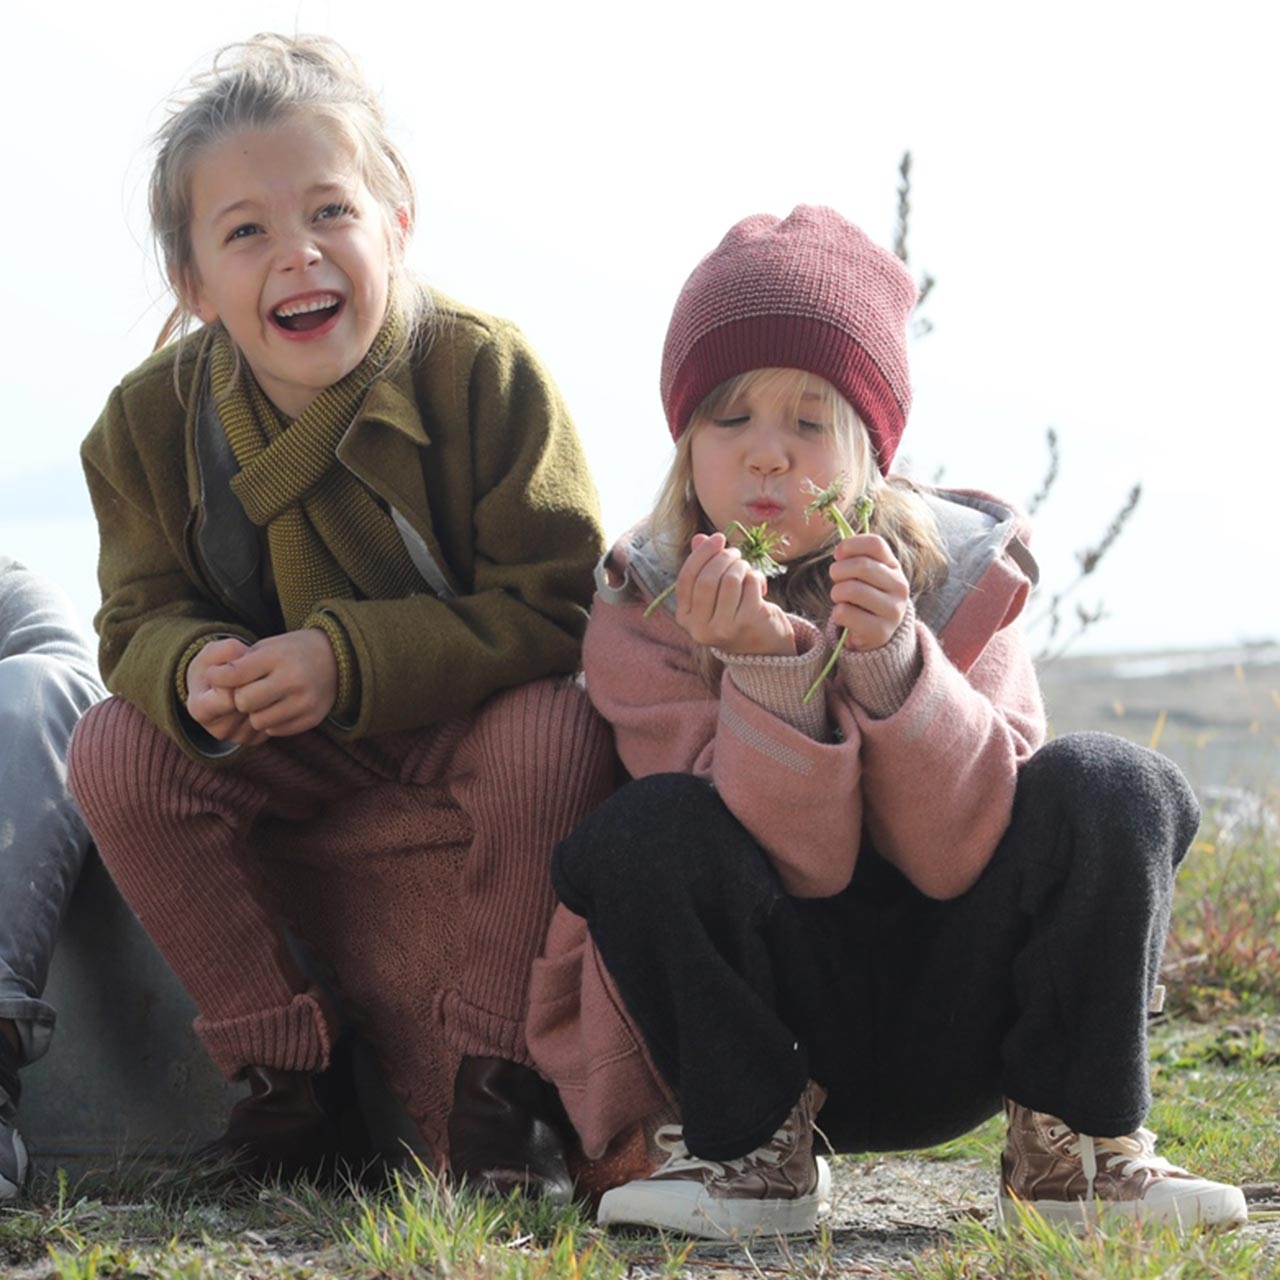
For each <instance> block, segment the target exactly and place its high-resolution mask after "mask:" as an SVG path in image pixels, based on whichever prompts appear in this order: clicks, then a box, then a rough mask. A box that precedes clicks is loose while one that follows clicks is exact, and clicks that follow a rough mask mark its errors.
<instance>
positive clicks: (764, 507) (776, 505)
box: [745, 494, 786, 524]
mask: <svg viewBox="0 0 1280 1280" xmlns="http://www.w3.org/2000/svg"><path fill="white" fill-rule="evenodd" d="M745 505H746V508H747V510H748V511H749V512H750V514H751V519H752V520H753V521H754V522H755V523H756V524H762V523H765V522H767V521H769V520H777V519H778V517H779V516H781V515H782V513H783V512H784V511H785V510H786V506H785V505H784V504H783V503H781V502H779V501H778V500H777V499H776V498H771V497H767V496H765V495H764V494H758V495H757V496H756V497H754V498H751V499H750V500H749V501H748V502H747V503H746V504H745Z"/></svg>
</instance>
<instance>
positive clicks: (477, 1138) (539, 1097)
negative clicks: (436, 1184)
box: [449, 1057, 573, 1204]
mask: <svg viewBox="0 0 1280 1280" xmlns="http://www.w3.org/2000/svg"><path fill="white" fill-rule="evenodd" d="M572 1134H573V1129H572V1127H571V1126H570V1124H569V1119H568V1117H567V1116H566V1115H565V1113H564V1108H563V1107H562V1106H561V1105H560V1097H559V1095H558V1094H557V1093H556V1091H555V1088H554V1086H552V1085H550V1084H548V1083H547V1082H546V1081H545V1080H544V1079H543V1078H542V1077H541V1076H540V1075H538V1073H537V1072H536V1071H534V1070H533V1069H532V1068H531V1067H524V1066H521V1065H520V1064H519V1063H516V1062H508V1061H506V1060H505V1059H503V1058H474V1057H465V1058H463V1059H462V1062H461V1064H460V1065H459V1067H458V1075H457V1078H456V1080H455V1081H454V1084H453V1111H452V1112H451V1113H450V1116H449V1168H450V1170H451V1172H452V1174H453V1176H454V1178H456V1179H457V1180H458V1181H459V1182H461V1183H463V1184H464V1185H466V1186H468V1187H470V1188H471V1189H472V1190H476V1191H480V1192H481V1193H483V1194H486V1195H498V1196H506V1195H509V1194H510V1193H511V1192H512V1191H521V1192H523V1193H524V1194H525V1195H527V1196H533V1197H537V1198H540V1199H544V1200H549V1201H551V1202H552V1203H553V1204H568V1203H569V1201H570V1200H571V1199H572V1198H573V1180H572V1179H571V1178H570V1177H569V1170H568V1167H567V1165H566V1164H565V1147H566V1143H567V1142H569V1141H572Z"/></svg>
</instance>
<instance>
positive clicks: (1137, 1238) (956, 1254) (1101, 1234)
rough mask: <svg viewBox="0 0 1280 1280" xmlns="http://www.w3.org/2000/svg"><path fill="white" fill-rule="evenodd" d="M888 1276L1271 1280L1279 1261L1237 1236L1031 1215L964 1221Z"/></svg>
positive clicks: (913, 1279) (928, 1279) (905, 1279)
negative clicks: (1075, 1230)
mask: <svg viewBox="0 0 1280 1280" xmlns="http://www.w3.org/2000/svg"><path fill="white" fill-rule="evenodd" d="M888 1274H889V1275H891V1276H893V1277H901V1278H902V1280H996V1278H998V1280H1109V1278H1110V1277H1115V1278H1116V1280H1274V1278H1275V1277H1277V1276H1280V1264H1277V1263H1275V1262H1273V1261H1270V1260H1267V1259H1265V1258H1264V1257H1263V1255H1262V1250H1261V1246H1260V1245H1258V1244H1257V1243H1256V1242H1254V1241H1249V1240H1245V1239H1242V1238H1241V1237H1239V1236H1231V1235H1226V1236H1223V1235H1215V1234H1212V1233H1199V1234H1192V1235H1191V1236H1189V1237H1180V1236H1178V1235H1176V1234H1174V1232H1173V1231H1172V1230H1169V1229H1165V1230H1154V1229H1152V1228H1151V1227H1145V1228H1143V1227H1139V1226H1137V1225H1136V1224H1132V1223H1126V1224H1124V1225H1123V1226H1117V1227H1114V1228H1110V1229H1108V1230H1105V1231H1102V1230H1093V1231H1090V1232H1089V1233H1087V1234H1085V1235H1080V1236H1077V1235H1074V1234H1072V1233H1071V1232H1067V1231H1061V1230H1058V1229H1056V1228H1054V1227H1051V1226H1049V1225H1048V1224H1047V1223H1045V1221H1044V1220H1043V1219H1042V1218H1039V1217H1038V1216H1034V1215H1029V1216H1028V1217H1027V1218H1025V1219H1024V1220H1023V1222H1022V1224H1021V1226H1020V1228H1019V1229H1018V1230H1017V1231H1009V1232H1005V1231H1000V1230H997V1229H993V1228H989V1227H985V1226H982V1225H981V1224H979V1223H976V1222H969V1223H962V1224H961V1225H960V1226H959V1227H957V1229H956V1231H955V1234H954V1237H953V1238H952V1239H951V1240H950V1241H949V1242H947V1243H946V1244H944V1245H942V1246H941V1247H939V1248H937V1249H934V1250H930V1251H928V1252H927V1253H925V1254H924V1255H923V1256H922V1257H920V1258H918V1259H917V1260H916V1261H915V1262H913V1263H912V1264H911V1265H910V1266H909V1267H907V1268H904V1269H902V1270H896V1269H895V1270H893V1271H891V1272H889V1273H888Z"/></svg>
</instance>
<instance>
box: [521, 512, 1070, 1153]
mask: <svg viewBox="0 0 1280 1280" xmlns="http://www.w3.org/2000/svg"><path fill="white" fill-rule="evenodd" d="M928 501H929V502H930V505H931V506H932V508H933V510H934V513H935V515H936V516H937V517H938V522H939V526H940V528H941V530H942V534H943V537H944V540H945V541H946V544H947V547H948V553H949V557H950V568H949V573H948V576H947V580H946V581H945V582H944V583H942V584H941V585H940V586H938V587H937V588H935V589H934V590H932V591H930V592H928V593H926V594H925V595H922V596H921V597H919V598H918V599H917V600H916V601H914V602H913V604H912V606H911V607H910V608H909V609H908V613H907V616H906V618H905V619H904V620H903V623H902V625H901V626H900V627H899V628H898V630H897V632H896V633H895V634H894V636H893V637H892V639H891V640H890V641H889V643H888V644H887V645H885V646H884V647H883V648H882V649H878V650H874V651H871V652H867V653H845V654H843V655H842V656H841V657H840V659H839V662H838V665H837V668H836V671H835V672H833V673H832V675H831V676H830V677H829V678H828V681H827V684H826V686H825V695H826V696H825V700H824V699H823V698H821V697H818V698H815V699H814V700H813V702H812V703H810V704H809V706H807V707H806V706H805V705H804V704H803V701H802V697H803V693H804V691H805V690H806V689H807V688H808V687H809V685H810V684H811V683H812V681H813V679H814V677H815V676H816V675H817V673H818V672H819V671H820V670H821V668H822V666H823V664H824V663H825V662H826V660H827V658H828V656H829V655H830V652H831V647H832V645H833V644H834V643H835V638H836V634H837V633H836V632H835V630H834V629H833V628H828V629H827V631H826V632H825V633H824V632H822V631H819V630H818V629H817V628H816V627H814V626H812V625H811V624H809V623H808V622H806V621H804V620H803V619H800V618H794V619H793V623H792V625H793V629H794V631H795V636H796V647H797V655H796V656H795V657H782V658H779V657H749V658H734V657H728V656H724V655H720V656H722V657H724V668H725V669H724V673H723V675H722V676H721V677H720V679H719V687H718V691H717V690H714V689H712V688H710V687H708V685H707V683H706V681H705V680H704V679H703V677H702V675H701V674H700V672H699V671H698V670H697V668H696V667H695V665H694V660H693V652H694V651H693V645H692V642H691V641H690V640H689V638H688V636H687V635H686V633H685V632H684V631H683V630H682V629H681V628H680V627H679V626H678V625H677V624H676V622H675V619H674V617H673V615H672V613H671V612H670V611H669V610H667V609H659V610H658V611H656V612H655V613H654V614H653V616H652V617H650V618H648V619H646V618H645V617H644V609H645V606H646V604H647V602H648V601H649V600H651V599H652V598H653V596H654V595H655V594H657V592H658V591H660V590H661V588H662V586H663V585H665V581H666V580H669V577H670V571H669V570H664V569H662V568H661V566H660V563H659V561H658V559H657V557H656V556H655V555H654V552H653V548H652V544H651V543H649V541H648V538H647V534H646V533H645V531H644V529H643V528H641V529H640V530H638V531H633V532H632V533H631V534H628V535H627V536H626V537H624V538H623V539H622V540H621V542H620V543H619V544H618V545H617V546H616V547H615V548H614V549H613V551H612V552H611V553H610V555H609V556H608V557H607V558H606V560H605V562H604V565H603V566H602V569H604V570H605V572H602V573H600V574H598V575H597V586H598V593H597V596H596V600H595V604H594V606H593V609H592V614H591V621H590V624H589V626H588V629H587V636H586V641H585V644H584V650H583V662H584V666H585V669H586V676H587V687H588V691H589V692H590V695H591V698H592V701H593V702H594V703H595V705H596V706H597V708H598V709H599V710H600V712H601V714H602V715H603V716H604V717H605V718H606V719H607V720H608V721H609V722H610V723H611V724H612V725H613V728H614V733H615V737H616V740H617V747H618V752H619V755H620V756H621V758H622V762H623V764H624V765H625V766H626V768H627V770H628V772H629V773H630V774H631V775H632V776H633V777H643V776H646V775H648V774H652V773H675V772H680V773H692V774H694V775H696V776H698V777H704V778H707V779H709V780H710V781H712V782H714V783H715V786H716V789H717V791H718V792H719V793H720V795H721V797H722V798H723V800H724V802H725V803H726V805H728V807H729V808H730V810H731V811H732V812H733V813H734V815H735V816H736V817H737V818H738V819H739V821H741V822H742V823H743V825H744V826H746V828H747V829H748V830H749V831H750V832H751V834H752V835H753V836H754V837H755V839H756V840H757V842H758V843H759V844H760V845H761V847H762V848H763V849H764V850H765V852H766V853H767V854H768V855H769V857H770V858H771V859H772V860H773V863H774V865H775V867H776V868H777V871H778V874H779V876H780V878H781V880H782V883H783V886H784V887H785V888H786V890H787V891H788V892H789V893H791V894H794V895H796V896H798V897H824V896H828V895H831V894H835V893H838V892H840V891H841V890H842V889H843V888H845V886H846V885H847V884H848V883H849V880H850V878H851V877H852V875H853V868H854V864H855V862H856V861H857V857H858V851H859V848H860V846H861V843H862V840H863V838H864V835H865V836H866V838H868V839H869V840H870V841H871V843H872V844H873V845H874V847H875V849H876V850H877V852H878V853H880V854H881V855H882V856H883V857H885V858H886V859H888V860H889V861H890V862H892V863H894V864H895V865H896V866H897V867H898V868H899V869H900V870H901V871H902V872H903V873H904V874H905V875H906V876H907V877H908V878H909V879H910V880H911V881H912V882H913V883H914V884H915V885H916V886H917V887H918V888H919V889H920V890H921V891H922V892H923V893H926V894H929V895H930V896H934V897H939V898H946V897H953V896H955V895H957V894H960V893H963V892H964V891H965V890H966V889H967V888H968V887H969V886H970V885H972V884H973V882H974V881H975V880H976V879H977V878H978V876H979V875H980V874H981V872H982V869H983V867H984V866H985V865H986V863H987V860H988V859H989V858H990V857H991V855H992V853H993V852H994V851H995V848H996V845H997V844H998V843H999V840H1000V838H1001V836H1002V835H1003V834H1004V831H1005V829H1006V827H1007V826H1008V823H1009V817H1010V813H1011V810H1012V805H1013V795H1014V788H1015V785H1016V780H1017V771H1018V768H1019V766H1020V765H1021V764H1022V763H1023V762H1024V761H1025V760H1026V759H1027V758H1028V757H1029V756H1030V755H1031V754H1032V753H1033V752H1034V751H1035V750H1036V749H1037V748H1038V747H1039V746H1040V744H1041V743H1042V742H1043V740H1044V733H1045V719H1044V709H1043V704H1042V701H1041V697H1040V691H1039V686H1038V684H1037V681H1036V677H1035V671H1034V669H1033V666H1032V663H1031V658H1030V654H1029V652H1028V649H1027V645H1026V642H1025V639H1024V637H1023V634H1022V631H1021V629H1020V628H1018V627H1012V626H1011V625H1010V624H1011V623H1013V622H1014V620H1015V619H1016V618H1017V617H1018V615H1019V614H1020V613H1021V612H1022V609H1023V606H1024V604H1025V602H1026V598H1027V595H1028V593H1029V591H1030V589H1031V586H1032V585H1033V583H1034V580H1035V564H1034V561H1033V560H1032V559H1031V556H1030V554H1029V552H1028V551H1027V550H1026V546H1025V539H1026V534H1027V530H1026V528H1025V524H1024V522H1023V520H1022V518H1021V517H1020V516H1019V515H1018V513H1017V512H1015V511H1014V510H1012V509H1011V508H1009V507H1007V506H1005V505H1004V504H1002V503H1000V502H998V501H997V500H996V499H993V498H990V497H989V496H987V495H985V494H980V493H975V492H968V491H952V492H945V493H942V492H940V493H936V494H930V495H929V496H928ZM664 575H665V576H664ZM529 1045H530V1050H531V1052H532V1053H533V1056H534V1059H535V1061H536V1062H537V1063H538V1065H539V1067H540V1068H541V1070H542V1071H543V1072H544V1074H546V1075H547V1076H548V1077H549V1078H550V1079H552V1080H553V1081H555V1083H556V1084H557V1085H558V1087H559V1088H560V1091H561V1095H562V1097H563V1098H564V1102H565V1106H566V1108H567V1109H568V1112H569V1115H570V1117H571V1119H572V1120H573V1122H574V1124H575V1125H576V1126H577V1128H578V1131H579V1134H580V1136H581V1137H582V1140H583V1144H584V1147H585V1148H586V1150H587V1153H588V1154H589V1155H593V1156H594V1155H598V1154H600V1153H601V1152H602V1151H604V1149H605V1148H606V1147H607V1145H608V1143H609V1141H610V1139H611V1138H613V1137H614V1136H615V1135H616V1134H618V1133H619V1132H620V1131H621V1130H622V1129H623V1128H625V1127H626V1126H627V1125H629V1124H632V1123H635V1122H636V1121H637V1120H639V1119H642V1118H643V1117H644V1116H645V1115H647V1114H649V1113H650V1112H652V1111H654V1110H656V1109H657V1108H658V1107H659V1106H661V1105H662V1104H663V1103H664V1102H666V1101H668V1100H669V1093H668V1091H667V1089H666V1087H665V1085H664V1084H663V1083H662V1082H661V1080H660V1079H659V1078H658V1076H657V1074H656V1072H655V1071H654V1070H653V1068H652V1066H651V1064H650V1063H649V1061H648V1058H647V1055H646V1053H645V1051H644V1049H643V1046H642V1044H641V1043H640V1040H639V1037H638V1034H637V1033H636V1032H635V1031H634V1029H633V1028H632V1026H631V1024H630V1022H629V1019H628V1018H627V1016H626V1013H625V1010H624V1009H623V1007H622V1005H621V1001H620V999H619V997H618V995H617V992H616V990H615V989H614V988H613V984H612V982H611V980H610V979H609V977H608V974H607V973H606V972H605V970H604V968H603V965H602V964H601V962H600V959H599V956H598V955H597V954H596V952H595V948H594V946H593V945H592V943H591V940H590V938H589V936H588V934H587V929H586V923H585V921H583V920H582V919H581V918H580V917H577V916H574V915H572V914H571V913H570V912H568V911H567V910H566V909H565V908H563V907H561V908H559V909H558V911H557V913H556V916H555V918H554V920H553V922H552V927H551V932H550V934H549V936H548V945H547V949H546V952H545V954H544V957H543V959H541V960H539V961H538V962H537V964H536V966H535V972H534V980H533V986H532V991H531V1010H530V1026H529Z"/></svg>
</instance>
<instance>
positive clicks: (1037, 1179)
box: [997, 1102, 1249, 1229]
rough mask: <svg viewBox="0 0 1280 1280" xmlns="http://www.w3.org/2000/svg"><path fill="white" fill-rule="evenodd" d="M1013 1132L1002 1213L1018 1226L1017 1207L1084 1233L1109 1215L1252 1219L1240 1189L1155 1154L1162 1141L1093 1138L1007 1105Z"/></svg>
mask: <svg viewBox="0 0 1280 1280" xmlns="http://www.w3.org/2000/svg"><path fill="white" fill-rule="evenodd" d="M1005 1110H1006V1113H1007V1114H1008V1117H1009V1131H1008V1136H1007V1137H1006V1139H1005V1146H1004V1154H1003V1155H1002V1156H1001V1157H1000V1166H1001V1175H1002V1176H1001V1179H1000V1197H999V1203H998V1205H997V1212H998V1215H999V1217H1000V1220H1001V1221H1002V1222H1016V1221H1017V1216H1018V1214H1017V1211H1018V1209H1019V1207H1022V1208H1028V1209H1034V1210H1035V1211H1036V1212H1037V1213H1039V1214H1040V1215H1041V1216H1042V1217H1043V1218H1045V1219H1046V1220H1047V1221H1049V1222H1061V1223H1067V1224H1069V1225H1071V1226H1075V1227H1083V1226H1085V1225H1087V1224H1089V1223H1092V1222H1096V1221H1097V1220H1098V1218H1099V1217H1101V1216H1105V1215H1108V1214H1111V1215H1115V1216H1118V1217H1127V1218H1144V1219H1147V1220H1149V1221H1154V1222H1167V1223H1172V1224H1173V1225H1174V1226H1176V1227H1178V1228H1180V1229H1181V1228H1186V1227H1190V1226H1192V1225H1194V1224H1196V1223H1203V1224H1206V1225H1217V1226H1235V1225H1237V1224H1239V1223H1241V1222H1245V1221H1247V1220H1248V1217H1249V1213H1248V1210H1247V1209H1246V1208H1245V1203H1244V1193H1243V1192H1242V1191H1241V1190H1240V1188H1239V1187H1230V1186H1227V1185H1226V1184H1225V1183H1222V1182H1210V1181H1209V1179H1208V1178H1198V1177H1196V1175H1195V1174H1193V1173H1188V1172H1187V1171H1186V1170H1185V1169H1179V1168H1178V1166H1177V1165H1173V1164H1170V1163H1169V1162H1168V1161H1167V1160H1165V1159H1164V1158H1163V1157H1161V1156H1158V1155H1156V1153H1155V1146H1156V1135H1155V1134H1154V1133H1152V1132H1151V1130H1150V1129H1139V1130H1138V1131H1137V1132H1136V1133H1131V1134H1128V1135H1127V1136H1125V1137H1123V1138H1091V1137H1089V1136H1088V1134H1084V1133H1077V1132H1076V1131H1075V1130H1074V1129H1069V1128H1068V1127H1067V1126H1066V1125H1065V1124H1063V1122H1062V1121H1061V1120H1059V1119H1058V1118H1057V1117H1056V1116H1049V1115H1045V1114H1044V1113H1043V1112H1040V1111H1030V1110H1028V1109H1027V1108H1026V1107H1024V1106H1021V1105H1019V1104H1018V1103H1016V1102H1007V1103H1006V1104H1005Z"/></svg>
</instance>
